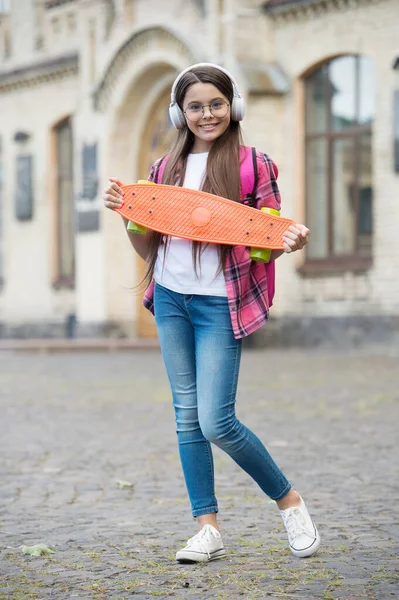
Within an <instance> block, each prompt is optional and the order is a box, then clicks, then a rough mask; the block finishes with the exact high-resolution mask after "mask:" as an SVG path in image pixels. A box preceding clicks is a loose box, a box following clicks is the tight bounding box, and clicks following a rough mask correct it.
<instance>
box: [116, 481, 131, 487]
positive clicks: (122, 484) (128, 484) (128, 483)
mask: <svg viewBox="0 0 399 600" xmlns="http://www.w3.org/2000/svg"><path fill="white" fill-rule="evenodd" d="M116 484H117V486H119V488H120V489H123V488H132V487H133V483H132V482H131V481H123V480H119V481H117V482H116Z"/></svg>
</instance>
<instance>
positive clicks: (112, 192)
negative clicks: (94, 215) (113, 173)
mask: <svg viewBox="0 0 399 600" xmlns="http://www.w3.org/2000/svg"><path fill="white" fill-rule="evenodd" d="M123 185H124V184H123V183H122V182H121V181H120V180H119V179H115V177H110V178H109V182H108V187H107V188H106V189H105V192H104V196H103V198H104V204H105V206H106V207H107V208H112V209H114V208H121V206H122V205H123V202H124V194H123V191H122V190H121V187H122V186H123Z"/></svg>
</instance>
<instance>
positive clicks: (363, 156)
mask: <svg viewBox="0 0 399 600" xmlns="http://www.w3.org/2000/svg"><path fill="white" fill-rule="evenodd" d="M371 177H372V175H371V135H370V134H365V135H363V136H362V137H361V138H360V140H359V200H358V204H359V206H358V216H357V247H358V252H359V254H361V255H363V256H364V255H366V256H370V254H371V236H372V233H373V216H372V208H373V184H372V178H371Z"/></svg>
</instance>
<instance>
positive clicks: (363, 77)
mask: <svg viewBox="0 0 399 600" xmlns="http://www.w3.org/2000/svg"><path fill="white" fill-rule="evenodd" d="M374 99H375V84H374V71H373V62H372V60H370V59H369V58H366V57H364V56H352V55H350V56H342V57H339V58H335V59H333V60H331V61H329V62H327V63H325V64H323V66H321V67H320V68H318V69H317V70H316V71H313V72H312V73H311V74H310V75H309V76H308V77H306V78H305V113H306V114H305V144H306V222H307V224H308V225H309V228H310V230H311V240H309V246H308V253H307V259H308V261H309V262H314V263H317V262H322V263H323V264H327V263H330V264H331V265H334V264H335V265H337V266H342V267H343V268H345V267H348V266H350V265H351V264H352V265H353V266H356V265H357V264H358V265H360V266H361V265H362V264H363V265H364V264H366V263H367V262H369V261H370V258H371V250H372V231H373V223H372V201H373V181H372V168H371V163H372V160H371V156H372V154H371V145H372V127H373V121H374V115H375V104H374Z"/></svg>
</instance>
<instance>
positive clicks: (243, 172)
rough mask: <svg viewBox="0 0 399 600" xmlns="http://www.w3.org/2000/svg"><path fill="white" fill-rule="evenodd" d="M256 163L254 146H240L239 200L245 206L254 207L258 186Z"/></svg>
mask: <svg viewBox="0 0 399 600" xmlns="http://www.w3.org/2000/svg"><path fill="white" fill-rule="evenodd" d="M258 179H259V177H258V165H257V160H256V148H251V147H249V146H241V148H240V180H241V201H242V202H243V204H245V205H247V206H251V207H252V208H255V204H256V190H257V187H258Z"/></svg>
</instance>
